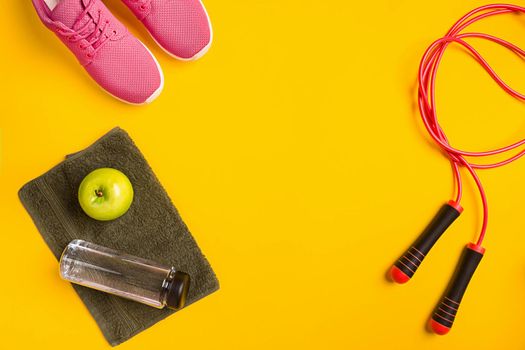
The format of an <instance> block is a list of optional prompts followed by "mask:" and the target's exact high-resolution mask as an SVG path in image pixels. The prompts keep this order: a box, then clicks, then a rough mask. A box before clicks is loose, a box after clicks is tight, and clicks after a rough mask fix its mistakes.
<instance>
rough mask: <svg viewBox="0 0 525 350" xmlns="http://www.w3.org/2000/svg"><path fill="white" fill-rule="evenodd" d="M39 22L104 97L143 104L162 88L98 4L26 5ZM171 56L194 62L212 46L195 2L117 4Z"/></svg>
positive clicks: (155, 69) (152, 62)
mask: <svg viewBox="0 0 525 350" xmlns="http://www.w3.org/2000/svg"><path fill="white" fill-rule="evenodd" d="M32 1H33V5H34V7H35V9H36V12H37V13H38V16H39V17H40V19H41V20H42V22H43V23H44V24H45V25H46V27H47V28H49V29H50V30H51V31H53V32H54V33H56V35H57V36H58V37H59V38H60V40H62V42H63V43H64V44H65V45H66V46H67V47H68V48H69V50H71V52H73V54H75V56H76V57H77V59H78V60H79V61H80V64H81V65H82V66H83V67H84V68H85V69H86V71H87V72H88V73H89V75H90V76H91V77H92V78H93V79H94V80H95V81H96V82H97V83H98V84H99V85H100V86H101V87H102V88H103V89H104V90H106V91H107V92H108V93H110V94H111V95H113V96H114V97H116V98H118V99H120V100H122V101H124V102H127V103H131V104H147V103H150V102H151V101H153V100H154V99H155V98H156V97H157V96H159V95H160V93H161V91H162V88H163V87H164V76H163V73H162V69H161V68H160V65H159V63H158V61H157V59H156V58H155V57H154V56H153V54H152V53H151V51H149V49H148V48H146V46H144V44H142V42H140V41H139V40H138V39H137V38H135V37H134V36H133V35H132V34H131V33H129V32H128V30H127V29H126V27H125V26H124V25H123V24H122V23H121V22H120V21H119V20H117V19H116V18H115V17H114V16H113V15H112V14H111V12H110V11H109V10H108V9H107V8H106V6H105V5H104V4H103V3H102V1H101V0H32ZM122 2H124V4H126V5H127V6H128V7H129V8H130V10H131V11H132V12H133V13H134V14H135V16H136V17H137V18H138V19H139V20H140V21H141V22H142V23H143V24H144V25H145V26H146V28H147V30H148V31H149V33H150V34H151V36H152V37H153V39H154V40H155V41H156V42H157V44H159V46H160V47H161V48H163V49H164V51H166V52H167V53H168V54H170V55H171V56H173V57H175V58H178V59H180V60H195V59H197V58H199V57H201V56H203V55H204V54H205V53H206V51H208V49H209V47H210V45H211V41H212V30H211V25H210V19H209V17H208V14H207V13H206V9H205V8H204V6H203V4H202V3H201V1H200V0H122Z"/></svg>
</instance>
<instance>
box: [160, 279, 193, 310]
mask: <svg viewBox="0 0 525 350" xmlns="http://www.w3.org/2000/svg"><path fill="white" fill-rule="evenodd" d="M189 289H190V275H188V274H187V273H184V272H182V271H176V272H175V275H174V276H173V280H172V281H171V283H170V285H169V286H168V295H167V297H166V305H167V306H168V307H169V308H170V309H173V310H179V309H182V308H183V307H184V304H186V296H187V295H188V290H189Z"/></svg>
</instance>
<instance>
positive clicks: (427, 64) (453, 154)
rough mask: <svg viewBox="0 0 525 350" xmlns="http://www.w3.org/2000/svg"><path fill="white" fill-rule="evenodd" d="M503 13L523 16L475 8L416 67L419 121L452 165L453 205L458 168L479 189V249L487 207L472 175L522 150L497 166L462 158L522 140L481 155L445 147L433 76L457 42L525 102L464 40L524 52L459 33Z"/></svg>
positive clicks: (503, 8) (502, 8) (499, 7)
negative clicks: (453, 183) (445, 55)
mask: <svg viewBox="0 0 525 350" xmlns="http://www.w3.org/2000/svg"><path fill="white" fill-rule="evenodd" d="M507 13H525V8H524V7H520V6H515V5H508V4H494V5H486V6H482V7H479V8H477V9H474V10H472V11H471V12H469V13H467V14H466V15H465V16H463V17H462V18H461V19H460V20H459V21H457V22H456V23H455V24H454V25H453V26H452V28H450V30H449V31H448V33H447V34H446V35H445V36H444V37H443V38H441V39H438V40H436V41H435V42H434V43H432V44H431V45H430V46H429V47H428V49H427V50H426V52H425V54H424V56H423V58H422V59H421V63H420V66H419V96H418V102H419V111H420V113H421V118H422V119H423V123H424V124H425V127H426V129H427V131H428V132H429V134H430V136H431V137H432V138H433V139H434V141H435V142H436V143H437V144H438V145H439V146H440V147H441V148H442V149H443V151H444V152H446V154H447V155H448V157H449V158H450V163H451V165H452V171H453V174H454V179H455V183H456V203H457V204H458V205H459V203H460V201H461V196H462V193H463V190H462V180H461V174H460V171H459V168H460V166H463V167H465V168H466V169H467V170H468V172H469V173H470V174H471V175H472V177H473V179H474V181H475V182H476V186H477V188H478V190H479V194H480V196H481V201H482V203H483V224H482V226H481V232H480V234H479V237H478V241H477V243H476V246H478V247H481V243H482V242H483V238H484V237H485V233H486V231H487V223H488V205H487V197H486V195H485V191H484V190H483V186H482V184H481V181H480V179H479V177H478V175H477V173H476V169H491V168H497V167H499V166H503V165H505V164H508V163H510V162H513V161H515V160H516V159H518V158H520V157H522V156H523V155H525V149H522V150H520V151H519V152H517V153H515V154H513V155H509V157H508V158H506V159H505V160H502V161H500V162H497V163H489V164H477V163H472V162H471V161H470V160H467V159H466V157H486V156H492V155H497V154H502V153H506V152H508V151H512V150H514V149H516V148H518V147H520V146H522V145H524V144H525V139H523V140H521V141H519V142H516V143H513V144H511V145H509V146H506V147H503V148H498V149H494V150H490V151H485V152H469V151H462V150H459V149H457V148H454V147H452V146H451V145H450V144H449V142H448V139H447V137H446V136H445V133H444V132H443V130H442V129H441V126H440V125H439V123H438V119H437V112H436V96H435V92H436V91H435V90H436V86H435V85H436V75H437V71H438V67H439V64H440V62H441V59H442V58H443V54H444V53H445V50H446V49H447V47H448V46H449V45H450V44H451V43H457V44H460V45H461V46H463V47H464V48H465V49H466V50H467V51H468V52H470V54H471V56H472V57H473V58H474V59H475V60H476V61H477V62H478V63H479V64H480V65H481V66H482V67H483V68H484V69H485V70H486V71H487V73H488V74H489V75H490V76H491V77H492V79H493V80H494V81H495V82H496V83H497V84H498V85H499V86H500V87H501V88H502V89H503V90H505V91H506V92H507V93H508V94H510V95H512V96H513V97H515V98H517V99H519V100H523V101H525V95H523V94H521V93H519V92H517V91H516V90H514V89H512V88H511V87H510V86H508V85H507V84H506V83H505V82H504V81H503V80H502V79H501V78H500V77H499V76H498V75H497V74H496V72H495V71H494V70H493V69H492V67H491V66H490V65H489V64H488V63H487V61H485V59H484V58H483V57H482V56H481V55H480V54H479V52H478V51H476V50H475V49H474V48H473V47H472V46H471V45H470V44H469V43H467V42H466V41H465V40H464V39H468V38H478V39H484V40H489V41H492V42H494V43H496V44H499V45H502V46H504V47H506V48H507V49H509V50H511V51H512V52H514V53H515V54H517V55H518V56H520V57H522V58H525V51H524V50H522V49H521V48H519V47H517V46H516V45H514V44H512V43H509V42H507V41H505V40H503V39H500V38H497V37H494V36H492V35H488V34H484V33H477V32H472V33H462V31H463V30H464V29H465V28H467V27H468V26H470V25H471V24H473V23H475V22H477V21H480V20H482V19H484V18H487V17H491V16H496V15H501V14H507Z"/></svg>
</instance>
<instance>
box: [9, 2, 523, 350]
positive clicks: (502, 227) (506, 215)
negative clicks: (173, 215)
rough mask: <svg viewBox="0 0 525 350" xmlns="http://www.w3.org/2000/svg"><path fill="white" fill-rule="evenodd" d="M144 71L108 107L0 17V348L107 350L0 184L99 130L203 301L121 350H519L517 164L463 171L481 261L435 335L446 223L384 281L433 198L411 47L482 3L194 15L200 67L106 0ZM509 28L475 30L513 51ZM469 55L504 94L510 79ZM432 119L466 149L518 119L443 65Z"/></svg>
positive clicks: (45, 36) (516, 36) (455, 64)
mask: <svg viewBox="0 0 525 350" xmlns="http://www.w3.org/2000/svg"><path fill="white" fill-rule="evenodd" d="M106 3H107V5H108V7H110V8H111V9H112V10H114V12H115V14H116V15H117V16H118V17H119V18H121V19H122V20H123V21H124V22H125V23H126V24H127V25H128V26H129V28H130V30H131V31H132V32H133V33H135V34H136V35H137V36H138V37H139V38H140V39H141V40H143V41H144V42H145V43H146V45H147V46H149V47H150V48H151V49H152V51H153V53H154V54H155V55H156V56H157V58H158V59H159V61H160V63H161V65H162V67H163V69H164V72H165V74H166V87H165V90H164V92H163V94H162V95H161V96H160V98H159V99H158V100H157V101H155V102H154V103H153V104H152V105H150V106H146V107H133V106H127V105H124V104H122V103H120V102H118V101H116V100H114V99H112V98H111V97H110V96H108V95H106V94H105V93H104V92H102V91H101V90H100V89H99V88H98V87H97V86H96V84H95V83H94V82H92V81H91V80H90V78H89V77H88V76H87V74H85V73H84V72H83V70H82V69H81V68H80V66H79V65H78V64H77V62H76V60H75V58H74V57H73V56H72V55H71V54H70V53H68V51H67V49H66V48H65V47H63V46H62V44H61V43H60V42H59V41H58V40H57V39H56V38H55V37H54V36H53V34H52V33H50V32H48V31H47V30H46V29H45V28H44V26H43V25H42V24H41V23H40V22H39V20H38V19H37V16H36V14H35V12H34V10H33V8H32V6H31V4H30V1H29V0H24V1H22V0H13V1H1V2H0V13H1V16H2V18H1V20H0V29H1V30H2V39H0V40H1V44H2V45H1V48H2V50H1V51H2V54H1V55H0V67H1V68H0V69H1V77H2V85H1V86H2V87H1V89H2V106H1V107H2V108H1V112H0V114H1V116H0V140H1V161H0V166H1V169H0V184H1V186H0V198H1V200H0V265H1V266H2V268H1V276H0V281H1V282H0V283H1V285H0V310H1V311H0V344H1V345H0V348H2V349H33V348H38V349H76V350H80V349H90V350H92V349H107V348H109V345H108V344H107V343H106V341H105V340H104V338H103V337H102V334H101V333H100V331H99V330H98V328H97V326H96V324H95V322H94V320H93V319H92V318H91V316H90V315H89V313H88V311H87V310H86V308H85V307H84V306H83V304H82V303H81V301H80V300H79V298H78V297H77V295H76V294H75V292H74V291H73V289H72V288H71V287H70V285H68V284H67V283H65V282H63V281H61V280H60V279H59V277H58V266H57V263H56V261H55V259H54V257H53V256H52V254H51V253H50V251H49V250H48V248H47V246H46V245H45V243H44V241H43V240H42V239H41V237H40V235H39V233H38V231H37V230H36V228H35V227H34V225H33V223H32V222H31V220H30V218H29V216H28V214H27V213H26V212H25V210H24V209H23V207H22V205H21V204H20V202H19V200H18V198H17V191H18V189H19V188H20V187H21V186H22V185H23V184H24V183H26V182H27V181H29V180H31V179H32V178H34V177H36V176H38V175H40V174H41V173H43V172H44V171H46V170H48V169H49V168H50V167H52V166H53V165H55V164H56V163H57V162H59V161H61V159H62V158H63V156H64V155H65V154H67V153H71V152H74V151H76V150H79V149H82V148H84V147H86V146H88V145H89V144H91V143H92V142H93V141H94V140H95V139H96V138H98V137H100V136H101V135H102V134H104V133H105V132H107V131H108V130H110V129H111V128H113V127H114V126H120V127H122V128H124V129H125V130H127V131H128V132H129V133H130V135H131V136H132V137H133V139H134V140H135V141H136V143H137V144H138V146H139V147H140V149H141V150H142V151H143V153H144V154H145V156H146V158H147V159H148V160H149V162H150V164H151V166H152V167H153V169H154V171H155V172H156V173H157V175H158V177H159V178H160V180H161V181H162V183H163V184H164V186H165V187H166V189H167V191H168V193H169V194H170V196H171V198H172V199H173V201H174V203H175V204H176V206H177V207H178V208H179V210H180V212H181V214H182V216H183V218H184V219H185V221H186V223H187V224H188V226H189V227H190V229H191V231H192V232H193V234H194V236H195V238H196V239H197V241H198V243H199V245H200V246H201V248H202V250H203V251H204V252H205V254H206V255H207V257H208V258H209V260H210V262H211V264H212V266H213V267H214V269H215V271H216V273H217V275H218V277H219V280H220V282H221V290H220V291H219V292H217V293H215V294H213V295H212V296H210V297H207V298H205V299H204V300H202V301H200V302H198V303H196V304H194V305H192V306H191V307H189V308H188V309H186V310H184V311H182V312H180V313H178V314H176V315H174V316H172V317H170V318H169V319H167V320H165V321H162V322H160V323H159V324H157V325H155V326H154V327H152V328H150V329H148V330H147V331H145V332H143V333H141V334H140V335H138V336H136V337H135V338H133V339H132V340H130V341H128V342H126V343H124V344H123V345H121V346H120V349H123V350H124V349H161V348H169V349H175V348H177V349H272V350H277V349H287V350H288V349H471V348H472V349H474V348H476V349H523V348H524V347H525V333H524V331H523V329H524V328H523V325H524V324H525V254H523V247H524V245H525V235H524V234H523V233H524V222H523V218H524V215H523V212H524V210H525V199H524V198H525V184H524V182H523V179H524V175H523V174H525V160H520V161H518V162H516V163H514V164H512V165H509V166H506V167H504V168H501V169H498V170H490V171H484V172H482V173H481V174H480V176H481V178H482V181H483V183H484V185H485V186H486V189H487V194H488V197H489V201H490V210H491V216H490V223H489V231H488V235H487V240H486V243H485V247H486V248H487V253H486V256H485V258H484V260H483V261H482V263H481V265H480V267H479V269H478V271H477V273H476V275H475V277H474V279H473V281H472V283H471V285H470V286H469V290H468V291H467V294H466V297H465V299H464V300H463V303H462V306H461V309H460V311H459V314H458V318H457V320H456V323H455V325H454V327H453V329H452V331H451V333H450V334H449V335H447V336H445V337H438V336H435V335H432V334H429V333H428V332H426V330H425V323H426V321H427V319H428V318H429V316H430V313H431V310H432V309H433V307H434V306H435V304H436V302H437V300H438V299H439V297H440V295H441V293H442V292H443V290H444V288H445V286H446V284H447V282H448V280H449V277H450V275H451V273H452V271H453V269H454V266H455V265H456V262H457V259H458V257H459V253H460V251H461V249H462V247H463V246H464V244H466V243H467V242H468V241H471V240H473V239H475V236H476V234H477V231H478V229H479V226H480V204H479V202H478V197H477V193H476V192H475V189H474V187H473V184H472V183H471V181H470V180H467V183H466V194H465V200H464V202H463V206H464V207H465V212H464V214H463V215H462V216H461V218H460V219H459V220H458V221H457V222H456V223H455V224H454V225H453V227H452V228H451V229H450V230H449V231H448V232H447V234H446V235H445V236H443V238H442V239H441V240H440V241H439V242H438V244H437V245H436V247H435V249H434V250H433V251H432V252H431V254H430V255H429V257H428V259H427V260H426V261H425V262H424V264H423V266H422V267H421V269H420V270H419V271H418V273H417V275H416V276H415V277H414V279H413V281H411V283H409V284H407V285H405V286H397V285H393V284H391V283H389V282H387V280H386V279H385V273H386V271H387V270H388V268H389V267H390V266H391V264H392V263H393V262H394V261H395V259H396V258H397V257H398V255H399V254H400V253H402V252H403V250H404V249H405V248H406V247H407V246H408V245H409V244H410V243H411V242H412V240H413V239H414V238H415V237H416V236H417V235H418V234H419V232H420V231H421V229H422V228H423V227H424V226H425V225H426V223H427V222H428V220H429V219H430V218H431V217H432V216H433V215H434V213H435V212H436V210H437V209H438V208H439V206H440V205H441V204H442V203H444V202H445V201H447V200H448V199H450V197H451V195H452V194H451V193H452V179H451V173H450V168H449V165H448V162H447V160H446V159H445V158H444V157H443V156H442V155H441V154H440V153H439V152H438V151H436V149H435V147H434V146H433V145H432V144H431V143H430V142H428V137H427V136H426V135H425V133H424V131H423V130H422V126H421V123H420V120H419V116H418V114H417V111H416V110H415V108H414V107H415V105H414V103H415V94H414V89H415V77H416V71H417V65H418V63H419V59H420V56H421V55H422V53H423V50H424V49H425V48H426V46H427V45H428V44H429V43H430V42H431V41H432V40H433V39H436V38H437V37H438V36H440V35H442V34H443V33H444V32H445V31H446V30H447V29H448V28H449V26H450V25H451V24H452V23H453V22H454V21H455V20H456V19H457V18H459V17H460V16H461V15H463V14H464V13H466V12H467V11H468V10H470V9H471V8H474V7H476V6H477V5H481V4H483V3H484V1H465V0H463V1H457V0H455V1H452V0H446V1H438V2H436V1H432V2H430V1H416V0H410V1H409V0H405V1H392V0H384V1H375V2H367V1H361V2H356V1H342V0H339V1H313V0H288V1H282V0H265V1H246V0H229V1H218V0H208V1H206V5H207V8H208V10H209V13H210V16H211V18H212V21H213V24H214V30H215V41H214V44H213V47H212V49H211V51H210V52H209V53H208V54H207V55H206V56H205V57H204V58H203V59H201V60H199V61H197V62H194V63H182V62H176V61H174V60H173V59H171V58H169V57H168V56H167V55H165V54H164V53H163V52H162V51H161V50H160V49H159V48H158V47H157V46H156V45H155V44H154V42H153V41H152V40H151V39H150V38H149V37H148V36H147V34H146V32H145V30H144V29H143V28H142V27H141V25H139V23H138V22H137V21H136V20H135V19H134V18H132V15H130V13H129V12H128V11H127V10H126V9H125V8H124V6H123V5H122V3H121V2H120V1H118V0H107V1H106ZM524 24H525V21H524V19H523V18H522V17H516V16H505V17H501V18H498V19H491V20H488V21H487V22H486V23H484V24H482V25H480V26H478V27H477V28H479V29H483V30H486V31H490V32H491V33H493V34H497V35H501V36H502V37H505V38H507V39H509V40H511V41H513V42H515V43H517V44H521V45H522V46H525V26H524ZM474 44H475V45H476V47H478V48H480V50H481V51H482V52H483V53H484V54H485V55H486V57H487V59H488V60H489V61H490V62H491V63H493V64H494V67H495V68H496V69H497V70H498V71H499V72H500V73H501V75H502V76H503V77H504V78H506V79H507V80H508V82H509V83H510V84H511V85H513V86H514V87H516V88H521V89H522V91H523V90H525V83H524V81H525V66H524V65H523V62H522V61H520V60H519V59H518V58H516V57H515V56H513V55H511V54H509V53H507V52H506V51H504V50H502V49H500V48H499V47H496V46H494V45H489V44H484V43H481V44H480V43H479V41H478V42H475V43H474ZM438 96H439V97H438V103H439V107H440V115H441V120H442V124H443V126H444V128H445V129H446V130H447V132H448V134H449V137H450V139H451V140H452V141H451V142H452V143H453V144H454V145H456V146H458V147H462V148H465V149H470V150H483V149H487V148H489V147H496V146H503V145H506V144H508V143H510V142H512V141H516V140H518V139H520V138H521V137H523V134H524V133H523V130H525V119H524V118H523V117H524V112H525V109H524V108H525V107H524V105H523V104H520V103H519V102H517V101H515V100H513V99H512V98H510V97H508V96H507V95H505V94H504V93H503V92H502V91H500V90H499V88H498V87H496V85H495V84H494V83H493V82H492V81H491V80H490V79H489V78H488V76H487V75H486V74H485V73H484V72H483V71H482V70H481V69H480V68H479V67H478V66H477V65H475V64H474V62H473V61H472V60H471V59H470V58H469V57H468V55H466V54H465V53H463V52H461V51H460V50H458V49H451V50H450V51H449V53H448V54H447V55H446V57H445V61H444V63H443V67H442V69H441V71H440V79H439V81H438Z"/></svg>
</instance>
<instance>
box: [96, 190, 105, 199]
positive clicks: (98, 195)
mask: <svg viewBox="0 0 525 350" xmlns="http://www.w3.org/2000/svg"><path fill="white" fill-rule="evenodd" d="M95 194H96V195H97V197H99V198H100V197H102V196H103V195H104V193H102V191H101V190H95Z"/></svg>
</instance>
